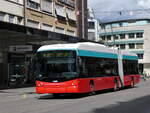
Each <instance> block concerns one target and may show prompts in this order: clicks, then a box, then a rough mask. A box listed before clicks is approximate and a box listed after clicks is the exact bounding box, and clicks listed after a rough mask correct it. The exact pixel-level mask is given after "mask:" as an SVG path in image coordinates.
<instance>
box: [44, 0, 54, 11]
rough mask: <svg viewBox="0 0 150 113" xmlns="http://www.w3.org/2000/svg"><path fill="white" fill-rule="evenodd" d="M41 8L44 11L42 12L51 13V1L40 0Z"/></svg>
mask: <svg viewBox="0 0 150 113" xmlns="http://www.w3.org/2000/svg"><path fill="white" fill-rule="evenodd" d="M41 4H42V5H41V9H42V10H43V11H44V12H47V13H52V10H53V9H52V1H51V0H42V1H41Z"/></svg>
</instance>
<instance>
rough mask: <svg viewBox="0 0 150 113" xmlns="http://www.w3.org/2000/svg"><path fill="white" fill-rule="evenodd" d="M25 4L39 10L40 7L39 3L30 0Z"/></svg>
mask: <svg viewBox="0 0 150 113" xmlns="http://www.w3.org/2000/svg"><path fill="white" fill-rule="evenodd" d="M27 6H28V7H30V8H33V9H37V10H39V8H40V4H39V3H37V2H34V1H32V0H27Z"/></svg>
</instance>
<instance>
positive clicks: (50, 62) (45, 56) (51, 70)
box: [35, 50, 77, 82]
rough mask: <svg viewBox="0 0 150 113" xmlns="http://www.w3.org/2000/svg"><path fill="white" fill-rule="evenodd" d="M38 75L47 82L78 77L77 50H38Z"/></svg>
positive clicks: (36, 65)
mask: <svg viewBox="0 0 150 113" xmlns="http://www.w3.org/2000/svg"><path fill="white" fill-rule="evenodd" d="M35 70H36V71H35V72H36V77H37V79H38V80H40V81H45V82H61V81H66V80H69V79H74V78H75V77H77V73H76V52H75V51H58V50H57V51H46V52H38V53H37V55H36V63H35Z"/></svg>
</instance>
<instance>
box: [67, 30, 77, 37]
mask: <svg viewBox="0 0 150 113" xmlns="http://www.w3.org/2000/svg"><path fill="white" fill-rule="evenodd" d="M67 35H70V36H75V31H72V30H67Z"/></svg>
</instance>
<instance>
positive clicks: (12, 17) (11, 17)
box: [9, 15, 15, 23]
mask: <svg viewBox="0 0 150 113" xmlns="http://www.w3.org/2000/svg"><path fill="white" fill-rule="evenodd" d="M14 19H15V16H14V15H9V22H10V23H14Z"/></svg>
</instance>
